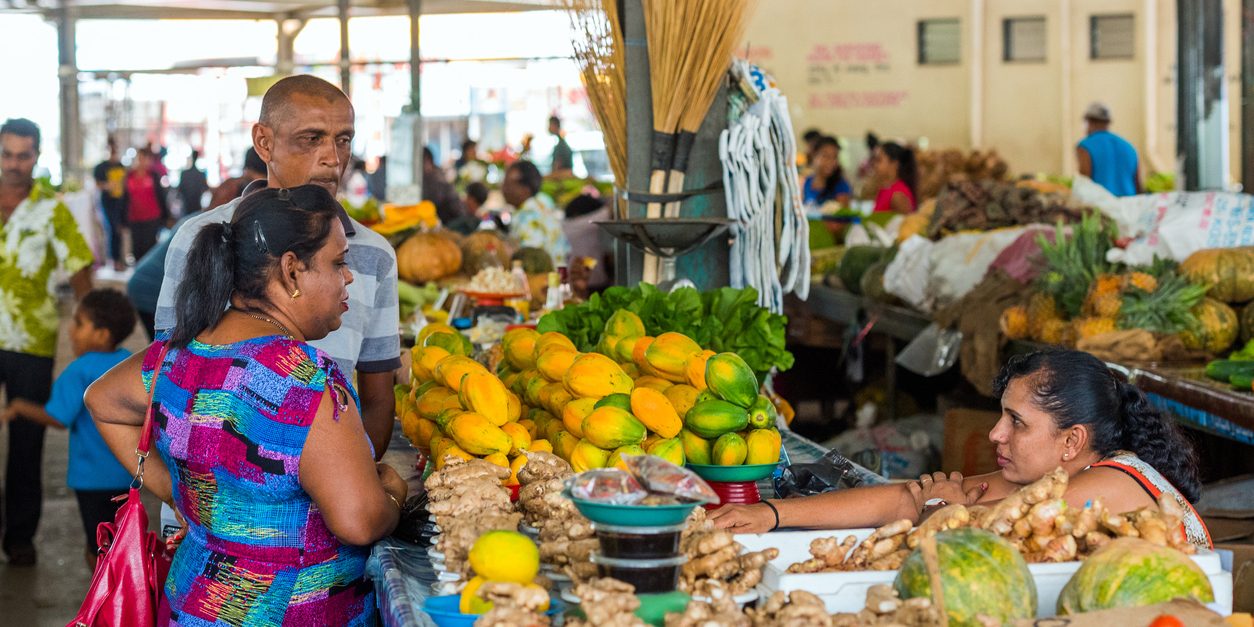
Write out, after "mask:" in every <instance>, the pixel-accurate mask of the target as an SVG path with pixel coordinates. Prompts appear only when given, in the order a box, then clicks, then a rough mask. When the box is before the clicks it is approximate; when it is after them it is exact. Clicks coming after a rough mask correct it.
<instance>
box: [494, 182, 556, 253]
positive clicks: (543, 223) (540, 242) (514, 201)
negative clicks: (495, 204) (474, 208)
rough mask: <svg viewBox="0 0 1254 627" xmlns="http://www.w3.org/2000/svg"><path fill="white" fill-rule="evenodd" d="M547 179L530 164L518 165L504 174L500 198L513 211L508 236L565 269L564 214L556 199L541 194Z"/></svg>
mask: <svg viewBox="0 0 1254 627" xmlns="http://www.w3.org/2000/svg"><path fill="white" fill-rule="evenodd" d="M542 183H544V177H542V176H541V175H540V169H539V168H537V167H536V165H535V164H534V163H532V162H530V161H515V162H514V163H512V164H510V166H509V168H508V169H506V170H505V181H504V182H503V183H502V184H501V194H502V195H503V196H505V202H507V203H509V204H510V206H511V207H514V214H513V216H511V218H510V223H509V234H510V235H511V236H513V238H514V239H516V240H518V243H519V245H521V246H524V247H531V248H539V249H542V250H544V251H545V252H547V253H549V255H551V256H552V257H553V265H555V266H564V265H566V261H567V257H568V256H569V255H570V242H569V241H568V240H567V239H566V233H565V232H564V231H563V230H562V214H561V212H559V211H558V210H557V208H556V207H555V206H554V205H553V199H552V198H549V196H548V195H547V194H543V193H541V192H540V185H541V184H542Z"/></svg>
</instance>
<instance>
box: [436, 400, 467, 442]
mask: <svg viewBox="0 0 1254 627" xmlns="http://www.w3.org/2000/svg"><path fill="white" fill-rule="evenodd" d="M464 413H466V410H464V409H462V408H460V407H456V408H454V407H449V408H445V409H441V410H440V413H438V414H436V415H435V418H434V421H435V424H436V426H438V427H440V431H442V432H444V433H445V434H446V435H450V436H451V435H452V434H451V433H449V430H448V429H449V423H451V422H453V419H454V418H456V417H458V416H460V415H462V414H464Z"/></svg>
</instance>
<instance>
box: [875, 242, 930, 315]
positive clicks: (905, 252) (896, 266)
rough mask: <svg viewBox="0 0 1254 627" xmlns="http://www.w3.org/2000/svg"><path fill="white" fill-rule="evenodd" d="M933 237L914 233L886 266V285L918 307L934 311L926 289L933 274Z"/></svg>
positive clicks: (895, 294) (889, 290) (893, 293)
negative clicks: (928, 237)
mask: <svg viewBox="0 0 1254 627" xmlns="http://www.w3.org/2000/svg"><path fill="white" fill-rule="evenodd" d="M932 246H933V244H932V240H929V239H927V238H926V237H920V236H918V235H911V236H910V237H909V238H908V239H907V240H906V241H904V242H902V243H901V247H900V248H898V249H897V255H896V256H895V257H893V260H892V262H891V263H889V264H888V267H887V268H885V269H884V289H885V290H886V291H887V292H888V293H889V294H892V295H894V296H896V297H897V298H900V299H901V300H904V301H906V302H907V303H909V304H910V305H911V306H912V307H914V308H915V309H918V310H919V311H931V305H932V304H931V302H930V301H929V296H928V293H927V284H928V278H929V277H930V276H931V274H932V259H931V253H932Z"/></svg>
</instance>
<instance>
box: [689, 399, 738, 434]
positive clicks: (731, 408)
mask: <svg viewBox="0 0 1254 627" xmlns="http://www.w3.org/2000/svg"><path fill="white" fill-rule="evenodd" d="M748 425H749V412H747V411H746V410H745V409H744V408H741V407H737V406H735V405H733V404H731V403H729V402H727V401H720V400H708V401H702V402H700V403H697V404H696V405H695V406H693V408H692V409H690V410H689V411H688V415H687V416H684V426H685V427H686V428H687V429H688V430H689V431H692V432H693V433H695V434H697V435H699V436H701V437H703V438H717V437H719V436H721V435H723V434H724V433H731V432H733V431H740V430H741V429H744V428H745V427H747V426H748Z"/></svg>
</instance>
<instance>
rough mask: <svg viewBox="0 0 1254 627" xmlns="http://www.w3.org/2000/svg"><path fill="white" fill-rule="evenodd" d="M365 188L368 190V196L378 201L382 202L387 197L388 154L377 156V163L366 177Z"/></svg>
mask: <svg viewBox="0 0 1254 627" xmlns="http://www.w3.org/2000/svg"><path fill="white" fill-rule="evenodd" d="M366 190H367V191H369V192H370V197H371V198H374V199H375V200H377V201H379V202H384V201H385V200H387V197H388V156H387V155H381V156H380V157H379V165H377V166H375V168H374V172H371V173H370V176H368V177H366Z"/></svg>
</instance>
